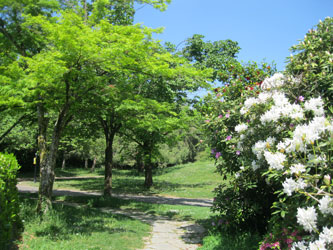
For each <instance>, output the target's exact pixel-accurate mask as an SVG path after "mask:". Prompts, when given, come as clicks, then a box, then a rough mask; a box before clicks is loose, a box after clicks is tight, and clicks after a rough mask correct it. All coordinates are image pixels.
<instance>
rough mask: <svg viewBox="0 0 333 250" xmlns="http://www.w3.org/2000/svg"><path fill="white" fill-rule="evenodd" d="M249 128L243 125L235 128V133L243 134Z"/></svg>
mask: <svg viewBox="0 0 333 250" xmlns="http://www.w3.org/2000/svg"><path fill="white" fill-rule="evenodd" d="M247 128H248V126H247V124H245V123H241V124H238V125H237V126H236V127H235V131H236V132H238V133H241V132H243V131H245V130H246V129H247Z"/></svg>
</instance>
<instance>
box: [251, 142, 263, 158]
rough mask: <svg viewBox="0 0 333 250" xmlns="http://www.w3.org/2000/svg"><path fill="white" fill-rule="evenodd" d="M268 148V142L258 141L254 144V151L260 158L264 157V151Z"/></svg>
mask: <svg viewBox="0 0 333 250" xmlns="http://www.w3.org/2000/svg"><path fill="white" fill-rule="evenodd" d="M265 148H266V142H264V141H258V142H256V143H255V144H254V145H253V146H252V152H253V153H254V154H255V155H256V156H257V158H258V160H260V159H261V158H262V153H263V152H264V150H265Z"/></svg>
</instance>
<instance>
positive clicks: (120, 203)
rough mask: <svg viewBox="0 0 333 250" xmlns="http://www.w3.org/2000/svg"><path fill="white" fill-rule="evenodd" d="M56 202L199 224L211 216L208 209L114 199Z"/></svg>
mask: <svg viewBox="0 0 333 250" xmlns="http://www.w3.org/2000/svg"><path fill="white" fill-rule="evenodd" d="M56 200H58V201H66V202H74V203H79V204H84V205H88V206H91V207H93V208H101V207H109V208H113V209H121V210H129V211H139V212H143V213H146V214H151V215H156V216H164V217H168V218H169V219H172V220H191V221H199V222H201V223H202V222H204V221H205V220H207V219H208V218H209V217H210V215H211V210H210V208H209V207H197V206H187V205H167V204H153V203H146V202H140V201H134V200H123V199H120V198H116V197H110V198H104V197H80V196H58V197H56Z"/></svg>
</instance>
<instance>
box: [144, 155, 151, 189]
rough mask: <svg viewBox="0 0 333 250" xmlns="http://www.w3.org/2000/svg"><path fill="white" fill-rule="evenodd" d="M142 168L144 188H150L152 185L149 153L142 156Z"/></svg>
mask: <svg viewBox="0 0 333 250" xmlns="http://www.w3.org/2000/svg"><path fill="white" fill-rule="evenodd" d="M144 168H145V184H144V186H145V187H146V188H148V189H149V188H150V187H151V186H152V185H153V171H152V163H151V154H150V153H146V155H145V156H144Z"/></svg>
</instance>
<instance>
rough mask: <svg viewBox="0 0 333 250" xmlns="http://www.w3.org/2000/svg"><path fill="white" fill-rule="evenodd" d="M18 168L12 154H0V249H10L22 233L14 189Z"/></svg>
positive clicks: (16, 194)
mask: <svg viewBox="0 0 333 250" xmlns="http://www.w3.org/2000/svg"><path fill="white" fill-rule="evenodd" d="M19 168H20V166H19V165H18V163H17V160H16V158H15V156H14V155H13V154H3V153H0V249H11V248H12V245H13V241H14V240H15V239H17V238H18V237H19V235H20V232H21V231H22V230H21V229H22V222H21V220H20V218H19V201H18V192H17V188H16V184H17V180H16V174H17V171H18V170H19Z"/></svg>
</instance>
